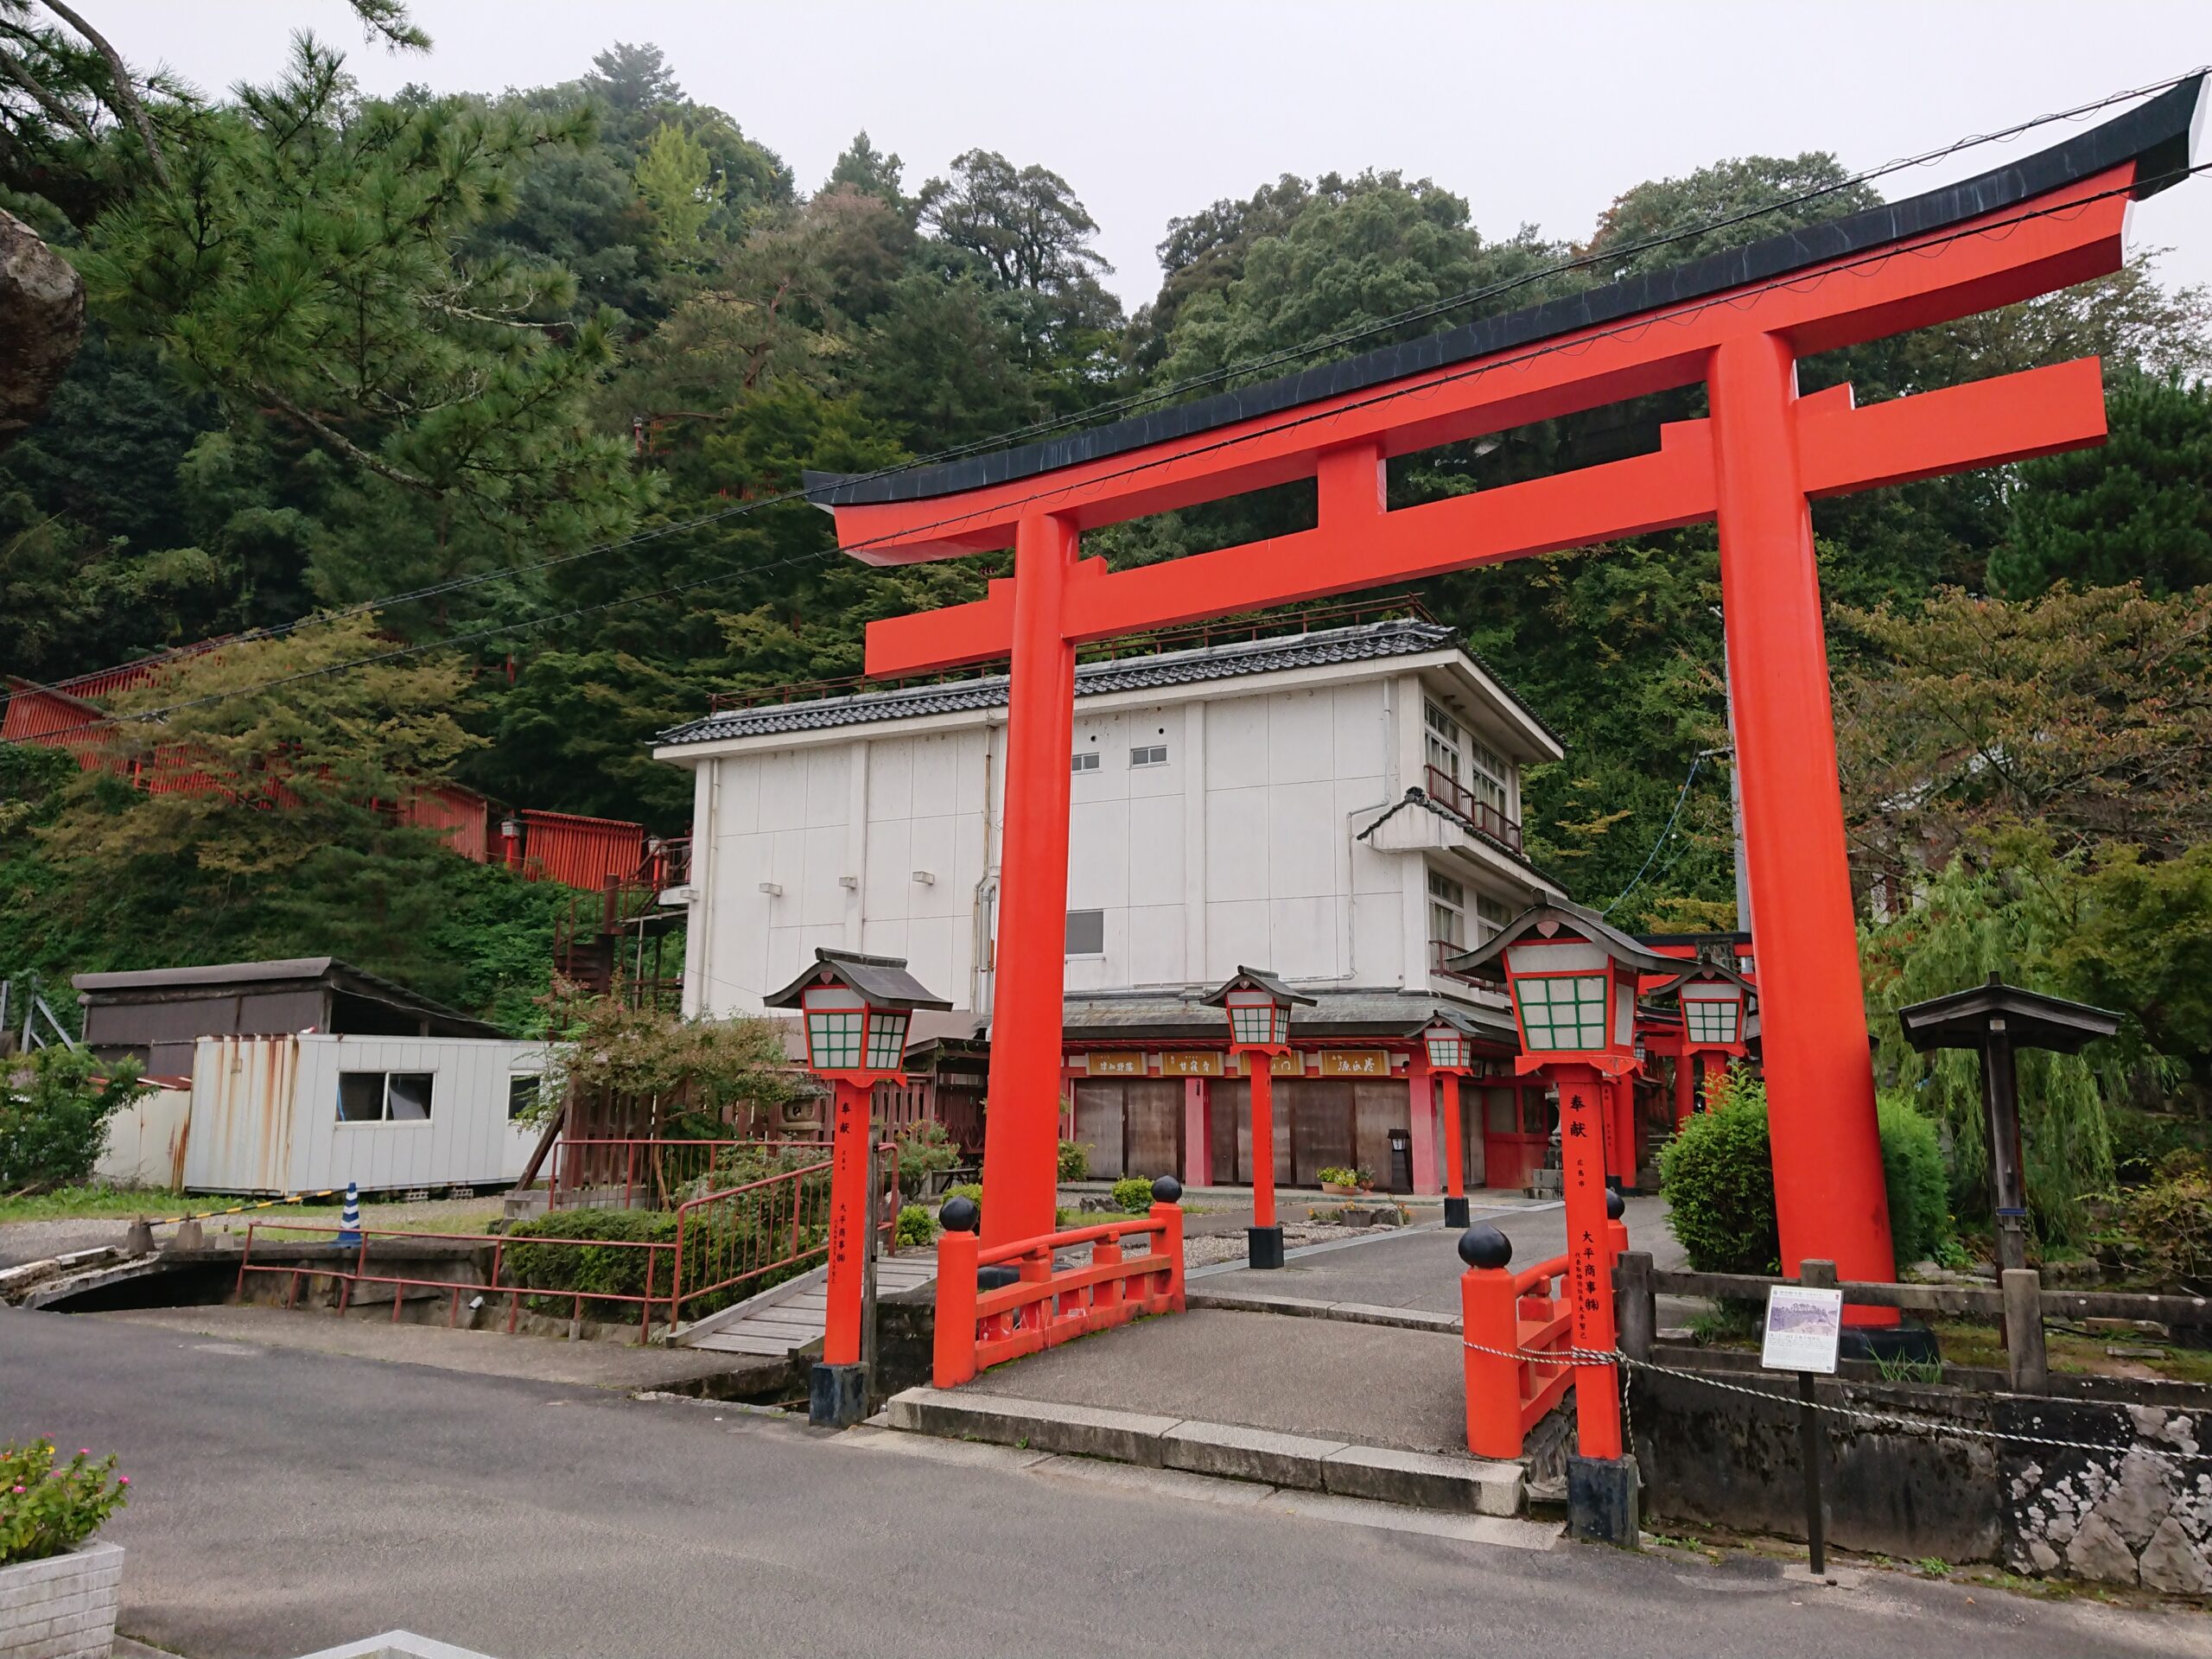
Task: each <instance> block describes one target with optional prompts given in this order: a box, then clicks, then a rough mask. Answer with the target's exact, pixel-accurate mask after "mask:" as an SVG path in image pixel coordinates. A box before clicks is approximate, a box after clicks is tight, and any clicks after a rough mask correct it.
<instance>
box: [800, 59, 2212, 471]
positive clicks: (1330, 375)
mask: <svg viewBox="0 0 2212 1659" xmlns="http://www.w3.org/2000/svg"><path fill="white" fill-rule="evenodd" d="M2205 80H2206V77H2205V75H2204V73H2202V72H2199V73H2196V74H2193V75H2190V77H2188V78H2187V79H2183V80H2180V81H2177V82H2176V83H2175V84H2174V85H2173V86H2171V87H2169V88H2167V89H2166V90H2165V91H2164V92H2160V93H2159V94H2158V95H2157V96H2156V97H2154V98H2152V99H2147V100H2146V101H2145V102H2144V103H2141V104H2139V105H2136V106H2135V107H2134V108H2133V109H2132V110H2129V111H2126V112H2125V113H2123V114H2120V115H2117V116H2114V117H2113V118H2112V119H2111V120H2109V121H2106V122H2103V123H2101V124H2098V125H2097V126H2094V127H2092V128H2090V129H2089V130H2088V131H2087V132H2082V133H2076V134H2075V136H2074V137H2071V138H2069V139H2068V140H2066V142H2065V143H2060V144H2054V145H2052V146H2051V147H2050V149H2040V150H2037V152H2036V153H2035V154H2034V155H2032V156H2022V157H2021V158H2020V159H2019V160H2018V161H2016V162H2012V163H2010V164H2009V165H2007V166H2005V167H2000V168H1993V169H1991V170H1990V171H1989V172H1986V173H1983V174H1980V175H1978V176H1976V177H1974V178H1971V179H1967V180H1965V181H1962V182H1961V183H1958V184H1952V185H1946V186H1944V187H1943V188H1941V189H1937V190H1930V191H1927V192H1925V193H1923V194H1920V195H1917V196H1910V197H1907V198H1906V199H1905V200H1903V201H1894V202H1889V203H1886V204H1885V205H1884V206H1882V207H1870V208H1868V209H1866V211H1865V212H1863V213H1851V214H1847V215H1846V216H1844V217H1843V218H1840V219H1827V220H1825V221H1823V222H1822V223H1820V224H1817V225H1808V226H1802V227H1801V228H1799V229H1797V230H1794V231H1791V232H1788V233H1786V234H1784V235H1782V236H1775V237H1769V238H1766V239H1765V240H1764V241H1760V242H1752V243H1747V244H1746V245H1744V246H1742V247H1739V248H1729V249H1726V250H1724V251H1721V252H1719V253H1710V254H1707V255H1705V256H1704V257H1701V258H1697V259H1692V260H1688V261H1686V262H1685V263H1683V264H1679V265H1669V266H1668V267H1667V268H1666V269H1664V270H1653V271H1646V272H1643V273H1642V274H1640V275H1637V276H1633V277H1623V278H1622V279H1621V280H1620V281H1618V282H1616V283H1607V284H1605V286H1604V287H1602V288H1593V289H1586V290H1585V291H1584V292H1582V293H1580V294H1570V295H1567V296H1564V297H1562V298H1560V299H1555V300H1547V301H1545V302H1543V303H1542V304H1541V305H1532V306H1528V307H1525V308H1522V309H1521V310H1518V311H1508V312H1505V313H1503V314H1501V315H1497V316H1494V317H1484V318H1480V319H1478V320H1477V321H1473V322H1470V323H1466V324H1465V325H1463V326H1462V327H1458V328H1451V329H1446V330H1445V331H1444V332H1442V333H1440V334H1424V335H1422V336H1421V338H1419V339H1418V340H1406V341H1403V342H1402V343H1401V344H1399V345H1395V346H1383V347H1381V348H1380V349H1378V350H1376V351H1372V352H1365V353H1361V354H1360V355H1359V356H1357V357H1350V358H1345V359H1342V360H1341V361H1338V362H1335V363H1325V364H1320V365H1316V366H1314V367H1313V368H1310V369H1301V370H1300V371H1299V372H1297V373H1295V374H1287V375H1284V376H1282V377H1281V378H1278V379H1274V380H1267V381H1262V382H1261V383H1260V384H1259V385H1251V386H1244V387H1241V388H1239V389H1238V390H1236V391H1224V392H1217V393H1216V394H1214V395H1213V396H1212V397H1199V398H1195V399H1193V400H1192V401H1191V402H1189V403H1186V404H1173V405H1171V406H1169V407H1167V408H1166V409H1160V410H1154V411H1153V412H1152V413H1150V414H1148V415H1135V416H1130V417H1129V418H1128V419H1127V420H1121V421H1116V422H1113V423H1110V424H1109V425H1105V426H1096V427H1092V428H1090V429H1088V430H1085V431H1081V432H1076V433H1071V434H1070V435H1067V436H1065V437H1060V438H1048V439H1045V440H1043V441H1041V442H1036V443H1027V444H1022V445H1020V446H1018V447H1017V448H1011V449H998V450H994V451H992V452H991V453H989V454H982V455H970V456H968V457H965V458H963V459H962V460H959V461H946V462H944V463H943V464H941V465H938V466H935V467H909V468H905V469H902V470H899V471H895V472H887V473H880V474H836V473H808V474H806V475H805V486H806V491H807V499H809V500H810V501H811V502H812V503H813V504H814V505H817V506H819V507H841V506H862V505H874V504H880V503H886V502H893V501H918V500H925V499H931V498H933V497H937V496H944V495H957V494H959V493H963V492H964V491H968V490H975V489H982V488H985V487H987V486H991V485H995V484H1005V483H1010V482H1012V481H1014V480H1017V479H1022V478H1033V477H1035V476H1037V475H1038V474H1042V473H1049V472H1052V471H1055V470H1057V469H1058V468H1059V467H1074V466H1078V465H1080V464H1082V463H1083V462H1084V461H1099V460H1103V459H1105V458H1106V457H1108V456H1110V455H1118V454H1127V453H1128V452H1129V451H1131V450H1134V449H1142V448H1148V447H1150V446H1151V445H1153V444H1155V443H1166V442H1172V441H1173V440H1175V439H1178V438H1185V437H1189V436H1191V435H1193V434H1196V433H1199V432H1205V431H1210V430H1211V429H1214V428H1216V427H1222V426H1228V425H1230V424H1232V423H1235V422H1237V421H1244V420H1250V419H1252V418H1254V417H1255V416H1262V415H1273V414H1277V413H1280V412H1281V411H1282V410H1287V409H1293V408H1296V407H1297V406H1299V405H1300V404H1311V403H1317V402H1319V401H1320V400H1321V399H1323V398H1326V397H1338V396H1341V395H1343V394H1344V393H1346V392H1352V391H1362V390H1364V389H1365V388H1367V387H1370V386H1376V385H1383V383H1385V382H1387V381H1391V380H1399V379H1403V378H1406V377H1407V376H1408V375H1414V374H1421V373H1424V372H1427V371H1428V370H1431V369H1436V368H1441V367H1444V366H1445V365H1449V364H1452V363H1464V362H1469V361H1471V360H1473V359H1477V358H1483V357H1489V356H1491V355H1492V354H1494V353H1498V352H1505V351H1511V350H1513V349H1514V348H1516V347H1517V346H1529V345H1533V344H1535V343H1536V342H1538V341H1540V340H1548V339H1551V338H1553V337H1554V336H1555V335H1560V334H1572V333H1573V332H1574V331H1576V330H1577V329H1581V328H1589V327H1598V326H1599V325H1602V324H1605V323H1609V322H1617V321H1620V320H1621V319H1623V318H1625V317H1632V316H1635V315H1637V314H1638V313H1639V312H1644V311H1652V310H1656V309H1659V308H1662V307H1664V306H1669V305H1676V304H1681V303H1682V302H1686V301H1690V300H1696V299H1701V298H1703V297H1705V296H1707V295H1711V294H1717V293H1720V292H1722V291H1724V290H1726V289H1732V288H1740V287H1743V286H1744V285H1745V284H1746V283H1759V282H1767V281H1770V280H1771V279H1773V278H1775V277H1784V276H1787V275H1789V273H1790V272H1791V271H1793V270H1804V269H1805V268H1806V267H1808V266H1810V265H1815V264H1822V263H1824V262H1826V261H1827V260H1831V259H1840V258H1845V257H1849V256H1851V255H1853V254H1859V253H1864V252H1866V251H1869V250H1872V249H1874V248H1878V247H1880V246H1882V245H1884V244H1885V243H1890V242H1896V241H1899V240H1902V239H1904V238H1907V237H1913V236H1922V235H1925V234H1928V233H1929V232H1935V231H1941V230H1943V229H1946V228H1948V227H1949V226H1954V225H1959V224H1963V223H1964V222H1965V221H1967V220H1968V219H1978V218H1980V217H1981V216H1982V215H1983V214H1985V213H1997V212H1999V211H2001V210H2003V209H2005V208H2006V207H2017V206H2018V205H2019V204H2020V203H2022V202H2025V201H2031V200H2034V199H2035V198H2036V197H2037V196H2042V195H2047V194H2050V192H2051V191H2054V190H2058V189H2062V188H2064V187H2066V186H2067V185H2069V184H2074V183H2076V182H2078V181H2081V180H2082V179H2087V178H2093V177H2094V176H2095V175H2098V174H2100V173H2103V172H2106V171H2107V170H2108V169H2110V168H2114V167H2118V166H2120V164H2122V163H2123V162H2130V161H2133V162H2138V163H2139V167H2138V169H2137V174H2136V177H2137V179H2138V181H2139V183H2138V185H2137V187H2136V189H2135V192H2134V194H2135V195H2136V197H2137V198H2138V199H2140V198H2142V197H2144V196H2148V195H2154V194H2157V193H2158V191H2160V190H2163V189H2164V188H2167V187H2168V186H2169V185H2171V184H2174V183H2177V182H2178V181H2179V179H2180V176H2181V175H2182V174H2183V172H2184V171H2185V170H2186V169H2187V168H2189V166H2190V157H2191V151H2192V148H2193V140H2194V137H2195V136H2196V131H2197V130H2199V129H2200V128H2201V126H2202V103H2203V92H2204V88H2205Z"/></svg>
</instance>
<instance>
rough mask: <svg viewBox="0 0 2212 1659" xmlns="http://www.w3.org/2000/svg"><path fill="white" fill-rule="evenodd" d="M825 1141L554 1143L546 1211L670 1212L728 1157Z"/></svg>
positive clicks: (823, 1146) (803, 1148)
mask: <svg viewBox="0 0 2212 1659" xmlns="http://www.w3.org/2000/svg"><path fill="white" fill-rule="evenodd" d="M828 1150H829V1142H828V1141H683V1140H672V1139H658V1140H657V1139H651V1138H646V1139H635V1140H632V1139H618V1138H613V1137H608V1138H605V1139H594V1138H592V1137H588V1136H587V1137H578V1138H576V1139H573V1140H571V1139H567V1138H563V1140H560V1141H556V1142H555V1143H554V1147H553V1160H552V1162H553V1171H552V1174H551V1176H550V1179H549V1181H548V1185H547V1195H546V1208H548V1209H549V1210H673V1209H675V1208H676V1207H677V1205H681V1204H683V1203H684V1202H685V1201H686V1200H687V1199H690V1198H696V1197H698V1196H699V1194H698V1193H697V1192H692V1191H690V1190H689V1189H690V1188H693V1187H696V1185H698V1184H699V1183H700V1182H701V1181H702V1180H705V1179H708V1177H709V1175H710V1174H711V1173H712V1172H713V1170H714V1167H715V1165H716V1164H718V1163H721V1161H723V1160H724V1159H725V1158H726V1157H727V1156H728V1155H729V1154H734V1153H740V1152H747V1151H752V1152H759V1153H762V1154H766V1155H768V1156H771V1157H772V1156H774V1155H776V1154H779V1153H783V1152H786V1151H800V1152H812V1151H820V1152H821V1153H822V1154H823V1156H825V1157H826V1156H828Z"/></svg>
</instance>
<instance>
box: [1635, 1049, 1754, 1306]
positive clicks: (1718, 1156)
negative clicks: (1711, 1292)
mask: <svg viewBox="0 0 2212 1659" xmlns="http://www.w3.org/2000/svg"><path fill="white" fill-rule="evenodd" d="M1733 1075H1734V1074H1731V1076H1732V1077H1733ZM1749 1092H1750V1091H1749V1090H1746V1089H1745V1088H1743V1087H1741V1086H1738V1088H1737V1089H1735V1090H1730V1091H1727V1095H1726V1097H1724V1098H1723V1099H1721V1100H1720V1101H1719V1102H1717V1103H1715V1105H1714V1106H1713V1109H1710V1110H1707V1111H1705V1112H1702V1113H1699V1114H1697V1115H1696V1116H1693V1117H1692V1118H1691V1119H1690V1120H1689V1122H1687V1123H1685V1124H1683V1125H1682V1127H1681V1129H1680V1130H1678V1131H1677V1132H1676V1134H1675V1138H1674V1139H1673V1140H1672V1141H1669V1142H1668V1143H1667V1146H1666V1147H1665V1148H1664V1149H1663V1150H1662V1152H1661V1153H1660V1154H1659V1180H1660V1185H1661V1186H1662V1189H1663V1190H1664V1191H1665V1192H1666V1195H1667V1224H1668V1226H1669V1227H1670V1228H1672V1229H1673V1230H1674V1234H1675V1237H1676V1238H1678V1239H1680V1240H1681V1245H1682V1249H1683V1252H1684V1254H1686V1255H1688V1257H1689V1263H1690V1266H1691V1268H1694V1270H1695V1271H1697V1272H1699V1273H1773V1272H1775V1271H1777V1268H1779V1266H1780V1263H1781V1258H1782V1241H1781V1238H1780V1236H1778V1235H1777V1232H1776V1230H1775V1222H1774V1168H1773V1166H1772V1164H1771V1163H1770V1160H1769V1153H1768V1148H1767V1134H1766V1096H1765V1094H1764V1091H1761V1093H1760V1094H1759V1096H1758V1099H1757V1100H1756V1101H1752V1100H1748V1099H1745V1098H1743V1096H1745V1095H1747V1094H1748V1093H1749Z"/></svg>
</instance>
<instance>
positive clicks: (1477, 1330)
mask: <svg viewBox="0 0 2212 1659" xmlns="http://www.w3.org/2000/svg"><path fill="white" fill-rule="evenodd" d="M1605 1228H1606V1231H1607V1232H1608V1234H1609V1235H1610V1237H1609V1238H1608V1240H1607V1241H1606V1242H1607V1246H1608V1249H1607V1260H1608V1262H1611V1261H1612V1260H1616V1259H1618V1257H1619V1255H1620V1254H1621V1252H1622V1251H1624V1250H1625V1249H1627V1248H1628V1228H1627V1226H1626V1224H1624V1223H1622V1222H1620V1221H1618V1220H1612V1221H1608V1222H1607V1223H1606V1224H1605ZM1478 1232H1480V1233H1491V1234H1492V1235H1493V1237H1492V1240H1491V1248H1492V1249H1494V1250H1496V1251H1497V1255H1496V1256H1495V1258H1494V1260H1495V1263H1496V1264H1495V1265H1487V1266H1481V1267H1477V1266H1472V1265H1471V1266H1469V1268H1467V1270H1466V1272H1465V1273H1464V1274H1460V1276H1459V1316H1460V1331H1461V1335H1462V1338H1463V1344H1462V1345H1463V1349H1464V1355H1465V1362H1466V1383H1467V1450H1468V1451H1470V1452H1473V1453H1474V1454H1475V1456H1477V1457H1478V1458H1517V1457H1519V1456H1520V1455H1521V1448H1522V1441H1523V1440H1524V1439H1525V1438H1526V1437H1527V1435H1528V1433H1529V1430H1530V1429H1532V1428H1534V1427H1535V1426H1536V1425H1537V1424H1538V1423H1540V1422H1541V1421H1543V1420H1544V1418H1545V1416H1546V1415H1547V1414H1548V1413H1549V1412H1550V1411H1551V1409H1552V1408H1553V1407H1554V1406H1556V1405H1557V1404H1558V1403H1559V1402H1560V1398H1561V1396H1562V1395H1565V1394H1566V1393H1567V1389H1568V1388H1569V1387H1571V1386H1572V1385H1573V1382H1574V1360H1573V1352H1574V1336H1573V1322H1574V1314H1573V1307H1572V1306H1570V1305H1569V1302H1568V1290H1567V1285H1566V1284H1565V1282H1564V1281H1565V1279H1566V1277H1567V1257H1565V1256H1564V1255H1555V1256H1554V1257H1552V1258H1551V1260H1550V1261H1548V1262H1538V1263H1536V1265H1535V1267H1533V1268H1524V1269H1523V1270H1522V1271H1521V1272H1519V1273H1516V1272H1514V1271H1513V1270H1512V1269H1511V1268H1510V1267H1509V1266H1508V1265H1507V1263H1508V1262H1510V1261H1511V1260H1512V1257H1513V1249H1512V1245H1511V1243H1510V1242H1509V1241H1507V1240H1506V1238H1505V1236H1504V1235H1503V1234H1502V1233H1497V1232H1496V1230H1494V1229H1490V1228H1471V1229H1469V1230H1468V1235H1467V1236H1468V1238H1469V1239H1472V1238H1474V1237H1475V1236H1476V1235H1477V1234H1478ZM1460 1254H1461V1255H1463V1256H1466V1255H1468V1247H1467V1245H1466V1243H1465V1242H1464V1241H1463V1243H1462V1245H1461V1250H1460ZM1469 1259H1470V1260H1471V1261H1472V1260H1474V1259H1477V1258H1474V1257H1470V1258H1469Z"/></svg>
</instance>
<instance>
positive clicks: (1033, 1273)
mask: <svg viewBox="0 0 2212 1659" xmlns="http://www.w3.org/2000/svg"><path fill="white" fill-rule="evenodd" d="M1168 1185H1171V1184H1170V1183H1166V1182H1160V1183H1156V1184H1155V1185H1154V1196H1155V1198H1156V1200H1157V1201H1156V1202H1154V1205H1153V1206H1152V1210H1151V1213H1149V1214H1148V1215H1147V1216H1146V1217H1144V1218H1143V1219H1141V1220H1135V1221H1111V1222H1107V1223H1105V1224H1103V1225H1100V1226H1096V1227H1077V1228H1074V1229H1072V1230H1069V1231H1066V1232H1058V1233H1046V1234H1044V1235H1042V1236H1039V1237H1036V1238H1024V1239H1017V1240H1015V1241H1014V1243H1009V1244H998V1245H994V1246H993V1247H992V1248H990V1249H982V1246H981V1244H980V1242H979V1241H978V1240H977V1238H976V1235H975V1233H974V1232H973V1231H972V1230H959V1231H950V1230H949V1231H947V1232H946V1233H945V1234H944V1236H943V1237H942V1238H940V1239H939V1240H938V1248H937V1350H936V1355H935V1364H934V1366H933V1368H932V1376H931V1381H933V1382H934V1383H936V1384H937V1386H938V1388H940V1389H950V1388H957V1387H958V1386H959V1385H960V1384H961V1383H965V1382H967V1381H969V1379H970V1378H972V1377H973V1376H975V1375H976V1372H977V1371H979V1370H984V1369H985V1368H986V1367H988V1366H992V1365H997V1364H1001V1363H1003V1362H1005V1361H1007V1360H1009V1359H1019V1358H1020V1357H1022V1356H1023V1355H1024V1354H1033V1353H1036V1352H1038V1351H1039V1350H1041V1349H1046V1348H1052V1347H1056V1346H1058V1344H1061V1343H1063V1342H1071V1341H1073V1340H1074V1339H1075V1338H1077V1337H1080V1336H1086V1335H1088V1334H1089V1333H1090V1332H1093V1331H1105V1330H1109V1329H1111V1328H1112V1327H1113V1326H1115V1325H1122V1324H1126V1323H1127V1322H1128V1321H1129V1320H1131V1319H1135V1318H1137V1317H1138V1316H1140V1315H1141V1314H1146V1313H1181V1312H1182V1311H1183V1211H1182V1206H1181V1205H1179V1204H1177V1203H1174V1202H1173V1201H1172V1200H1169V1199H1167V1198H1164V1197H1161V1196H1160V1192H1161V1189H1162V1188H1163V1187H1166V1186H1168ZM1173 1190H1174V1192H1175V1196H1176V1197H1177V1198H1179V1197H1181V1191H1180V1189H1179V1188H1175V1189H1173ZM948 1207H950V1206H948ZM1128 1243H1135V1245H1136V1246H1137V1251H1136V1253H1135V1254H1132V1253H1131V1252H1130V1251H1129V1249H1128ZM1084 1244H1088V1245H1090V1261H1089V1262H1087V1263H1085V1264H1084V1265H1082V1266H1079V1267H1069V1268H1056V1267H1055V1265H1054V1262H1055V1257H1056V1255H1057V1253H1058V1252H1059V1251H1061V1250H1070V1249H1076V1248H1077V1247H1078V1246H1080V1245H1084ZM1007 1266H1012V1267H1014V1268H1016V1269H1017V1270H1018V1272H1019V1273H1020V1277H1019V1278H1018V1279H1016V1280H1015V1281H1014V1282H1013V1283H1011V1284H1004V1285H997V1286H994V1287H990V1288H988V1289H984V1288H979V1287H978V1286H977V1282H976V1281H977V1277H978V1274H980V1273H981V1272H982V1269H985V1268H995V1267H996V1268H1003V1267H1007Z"/></svg>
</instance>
